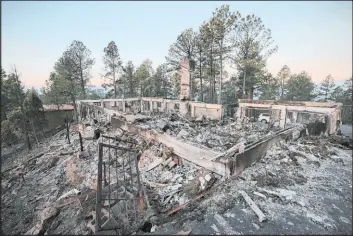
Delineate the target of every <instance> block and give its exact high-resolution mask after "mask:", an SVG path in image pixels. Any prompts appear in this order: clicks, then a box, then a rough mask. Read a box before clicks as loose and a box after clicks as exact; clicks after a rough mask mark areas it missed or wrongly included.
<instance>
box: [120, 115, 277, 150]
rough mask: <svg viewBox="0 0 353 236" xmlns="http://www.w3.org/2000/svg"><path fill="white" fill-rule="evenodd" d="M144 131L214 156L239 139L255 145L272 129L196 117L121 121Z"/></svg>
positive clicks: (135, 117) (130, 117)
mask: <svg viewBox="0 0 353 236" xmlns="http://www.w3.org/2000/svg"><path fill="white" fill-rule="evenodd" d="M122 119H126V121H128V122H131V123H134V124H136V125H138V126H139V127H141V128H143V129H147V130H158V131H160V132H163V133H165V134H168V135H170V136H172V137H176V138H177V139H180V140H182V141H183V142H185V143H189V144H191V145H194V146H197V147H200V148H203V149H206V150H207V149H211V150H213V151H216V152H225V151H226V150H228V149H229V148H231V147H232V146H234V145H235V144H236V143H237V142H238V140H239V139H240V138H243V139H245V142H246V143H247V144H249V143H253V142H256V141H258V140H259V139H260V138H262V137H264V136H265V135H271V134H272V133H273V131H274V130H275V129H269V128H268V126H266V125H263V124H257V123H243V124H242V123H239V122H235V121H234V119H232V118H225V119H224V120H221V121H217V120H212V119H209V118H205V117H204V116H203V115H198V116H197V117H196V118H193V117H189V116H182V115H180V114H178V113H172V114H170V115H168V114H160V113H158V114H154V115H152V116H147V115H143V114H138V115H127V116H125V117H122Z"/></svg>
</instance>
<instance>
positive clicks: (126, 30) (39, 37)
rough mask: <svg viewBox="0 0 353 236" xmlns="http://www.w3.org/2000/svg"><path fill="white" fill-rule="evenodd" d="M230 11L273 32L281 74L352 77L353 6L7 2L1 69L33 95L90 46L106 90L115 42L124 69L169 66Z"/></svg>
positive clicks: (274, 60) (274, 68)
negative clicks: (77, 50)
mask: <svg viewBox="0 0 353 236" xmlns="http://www.w3.org/2000/svg"><path fill="white" fill-rule="evenodd" d="M222 4H229V5H230V8H231V10H233V11H239V12H240V13H241V14H242V15H246V14H255V15H256V16H259V17H261V18H262V20H263V22H264V24H265V26H266V27H267V28H269V29H271V31H272V36H273V38H274V40H275V42H276V44H277V45H278V48H279V49H278V52H277V53H276V54H274V55H273V56H272V57H271V58H270V60H269V61H268V69H269V71H270V72H271V73H274V74H277V72H278V71H279V69H280V68H281V67H282V66H283V65H285V64H287V65H288V66H289V67H290V69H291V71H292V72H294V73H299V72H301V71H302V70H305V71H307V72H308V73H309V74H310V75H311V76H312V78H313V80H314V81H315V82H318V81H320V80H322V79H323V78H325V77H326V76H327V75H328V74H331V75H332V76H333V77H334V79H335V80H337V81H342V80H345V79H348V78H349V77H350V76H351V75H352V2H351V1H346V2H338V1H331V2H300V1H299V2H286V1H283V2H269V1H264V2H238V1H232V2H230V1H227V2H221V1H215V2H206V1H198V2H189V1H180V2H118V1H116V2H113V1H107V2H103V1H90V2H83V1H77V2H56V1H55V2H54V1H52V2H50V1H43V2H28V1H27V2H20V1H14V2H4V1H2V2H1V17H2V19H1V24H2V25H1V36H2V38H1V63H2V67H3V68H5V70H6V71H9V69H10V68H11V65H14V64H15V65H16V67H17V68H18V70H19V71H20V72H21V73H22V81H23V82H24V84H25V85H26V86H28V87H30V86H34V87H36V88H39V87H42V86H43V85H44V82H45V80H46V79H47V78H48V76H49V73H50V72H51V71H52V70H53V66H54V63H55V62H56V61H57V59H58V58H59V57H60V56H61V55H62V53H63V52H64V50H65V49H66V48H67V47H68V46H69V45H70V43H71V42H72V41H73V40H80V41H82V42H83V43H84V44H85V45H86V46H87V47H88V48H89V49H90V50H91V51H92V55H93V57H94V58H96V64H95V65H94V67H93V70H92V75H93V79H92V84H94V85H100V84H101V83H102V82H103V80H102V79H100V76H99V74H100V73H101V72H102V68H103V65H102V56H103V48H104V47H105V46H107V44H108V43H109V42H110V41H111V40H114V41H115V42H116V44H117V45H118V48H119V50H120V55H121V58H122V60H123V62H124V63H126V62H127V61H129V60H131V61H133V63H134V64H135V66H138V65H139V64H140V63H141V62H142V61H143V60H144V59H146V58H149V59H151V60H152V61H153V63H154V66H155V67H156V66H157V65H158V64H160V63H163V62H164V60H165V59H164V58H165V56H166V55H167V53H168V49H169V46H170V45H171V44H172V43H173V42H175V40H176V38H177V36H178V34H179V33H181V32H182V31H183V30H184V29H186V28H193V29H195V30H196V29H198V27H199V26H200V25H201V24H202V22H203V21H206V20H208V19H209V18H210V16H211V15H212V11H214V10H215V8H216V7H219V6H221V5H222Z"/></svg>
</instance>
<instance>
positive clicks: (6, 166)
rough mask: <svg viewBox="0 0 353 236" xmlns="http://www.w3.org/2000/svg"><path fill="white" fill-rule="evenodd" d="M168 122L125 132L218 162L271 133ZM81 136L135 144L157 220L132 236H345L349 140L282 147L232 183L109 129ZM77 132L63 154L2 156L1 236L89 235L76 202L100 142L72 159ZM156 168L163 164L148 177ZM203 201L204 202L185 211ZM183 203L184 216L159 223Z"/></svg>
mask: <svg viewBox="0 0 353 236" xmlns="http://www.w3.org/2000/svg"><path fill="white" fill-rule="evenodd" d="M173 116H174V117H173ZM173 116H169V117H153V118H148V119H146V118H143V119H140V121H138V120H134V122H135V123H138V124H139V125H140V126H141V127H145V128H146V127H147V126H148V127H149V129H155V128H156V129H160V130H162V131H164V132H165V133H167V134H169V135H171V136H174V137H176V138H180V139H182V140H184V141H185V142H189V143H191V144H193V145H195V146H199V147H203V148H205V149H207V148H209V149H212V150H214V151H218V152H224V151H225V150H227V149H228V148H230V147H232V146H233V145H234V144H235V143H236V142H237V141H238V140H239V139H240V138H245V140H246V142H247V143H251V142H254V141H256V140H258V139H259V138H260V137H263V136H264V135H268V134H271V133H273V130H269V129H267V127H266V126H263V125H262V126H261V125H256V124H251V123H250V124H246V125H242V126H239V125H237V124H235V123H234V122H233V121H232V120H227V121H223V122H216V121H209V120H204V119H203V120H201V121H200V120H199V121H190V120H186V119H184V118H180V116H176V115H173ZM87 127H93V129H97V128H99V129H100V130H101V131H102V133H104V135H108V136H113V137H115V136H118V137H119V138H121V139H124V140H134V141H135V142H136V145H137V147H138V148H141V155H140V158H139V162H138V165H139V168H140V175H141V179H142V181H143V184H144V186H145V190H146V193H147V195H148V199H149V201H150V204H151V207H152V208H153V209H154V211H155V212H157V213H158V214H157V218H156V217H155V218H154V219H153V220H152V221H150V223H151V224H152V226H153V227H152V230H147V231H153V232H144V231H146V230H144V231H142V230H136V231H135V233H137V234H175V233H177V232H179V231H181V230H184V231H188V230H192V231H191V232H190V234H191V235H192V234H199V233H206V234H260V233H261V234H309V233H310V234H313V233H318V234H321V233H325V234H351V232H352V223H351V222H352V140H351V139H347V138H344V137H342V136H336V135H333V136H329V137H306V138H300V139H298V140H295V141H294V140H289V141H288V140H287V141H285V140H282V141H280V142H279V143H277V145H275V146H273V147H271V148H270V149H269V150H267V152H266V155H265V156H264V157H263V158H262V159H261V160H260V161H259V162H257V163H255V164H254V165H253V166H251V167H249V168H247V169H245V170H244V171H243V172H242V174H241V175H240V176H239V177H236V178H234V179H232V180H228V181H224V180H223V179H222V178H221V177H220V176H218V175H216V174H214V173H212V172H210V171H208V170H206V169H204V168H201V167H199V166H197V165H195V164H193V163H190V162H188V161H186V160H183V159H182V158H180V157H177V156H175V155H174V154H173V153H172V151H171V150H169V149H168V148H167V147H165V146H164V145H161V144H158V143H153V142H149V141H148V140H144V139H142V138H141V137H139V136H138V135H131V134H129V133H127V132H123V131H121V130H116V129H113V128H112V127H111V126H110V125H109V123H108V122H104V121H103V122H98V123H97V124H93V123H92V124H90V125H89V124H87ZM93 129H92V130H93ZM77 130H78V127H77V126H72V127H71V132H70V141H71V144H68V143H67V139H66V138H65V136H66V133H65V131H61V132H59V133H57V134H56V135H54V136H52V137H50V138H49V139H47V140H46V141H45V142H44V143H42V144H41V145H40V146H38V147H35V148H34V149H33V150H31V151H27V150H25V147H17V149H18V151H16V150H14V148H12V149H7V150H5V149H4V150H2V155H1V158H2V192H1V193H2V195H1V200H2V201H1V204H2V205H1V206H2V208H1V211H2V212H1V223H2V224H1V228H2V230H3V232H4V233H5V234H6V235H7V234H25V233H27V234H44V233H46V234H92V233H93V232H92V230H91V229H90V228H89V227H87V225H88V222H89V219H88V217H87V212H90V211H94V208H95V204H94V203H95V202H94V201H93V202H92V204H90V205H88V206H85V209H83V208H82V205H81V204H80V202H79V201H78V200H77V199H78V197H80V196H81V197H82V196H85V194H89V193H92V192H93V193H94V191H95V188H96V179H97V162H98V161H97V160H98V150H97V143H98V142H100V141H101V138H100V139H99V140H95V139H93V136H94V132H92V137H86V138H85V139H84V141H83V145H84V152H80V145H79V136H78V133H77V132H76V131H77ZM180 133H182V134H183V135H182V134H180ZM126 145H127V146H126V147H131V146H128V144H126ZM157 159H162V160H163V164H159V165H158V166H156V167H154V168H152V167H151V166H153V163H154V162H155V161H156V160H157ZM168 160H169V162H168ZM118 162H119V161H118V160H116V161H115V162H111V163H109V168H113V167H116V166H118ZM73 190H77V191H78V192H79V193H80V196H78V193H77V192H75V191H73ZM240 190H243V191H245V192H246V193H247V194H248V195H249V197H250V198H251V199H252V200H253V201H254V203H255V204H256V205H257V206H258V207H259V209H260V210H261V211H262V212H263V213H264V214H265V216H266V220H265V221H263V222H259V219H258V217H257V216H256V214H255V213H254V212H253V210H252V209H251V208H250V207H249V205H248V204H247V203H246V202H245V201H244V198H243V197H242V195H241V194H240V193H239V191H240ZM70 191H71V192H72V194H71V195H68V196H67V197H65V198H63V199H60V197H61V196H62V195H63V194H65V193H68V192H70ZM206 191H210V192H209V193H208V194H206V195H205V196H203V197H202V198H200V199H197V200H195V201H192V199H193V198H194V197H195V196H199V195H200V194H202V193H205V192H206ZM75 199H76V200H75ZM70 200H72V202H70ZM187 202H189V204H188V205H187V206H186V207H184V208H182V209H180V210H179V211H177V212H176V213H175V214H172V215H170V216H168V215H167V213H168V212H169V211H170V210H173V209H175V208H176V207H178V206H179V205H181V204H183V203H187Z"/></svg>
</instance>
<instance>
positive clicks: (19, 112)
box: [1, 67, 46, 149]
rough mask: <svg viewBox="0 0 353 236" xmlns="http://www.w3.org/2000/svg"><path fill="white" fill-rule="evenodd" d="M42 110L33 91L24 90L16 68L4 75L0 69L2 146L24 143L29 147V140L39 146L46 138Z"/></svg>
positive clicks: (41, 105) (39, 101) (30, 146)
mask: <svg viewBox="0 0 353 236" xmlns="http://www.w3.org/2000/svg"><path fill="white" fill-rule="evenodd" d="M45 122H46V120H45V115H44V108H43V104H42V101H41V99H40V98H39V95H38V94H37V92H36V90H35V89H34V88H32V89H29V90H27V91H25V89H24V86H23V85H22V83H21V81H20V74H19V73H18V71H17V69H16V67H14V68H13V69H12V72H11V73H9V74H6V72H5V70H4V69H2V68H1V143H2V145H7V146H11V145H12V144H15V143H18V141H25V142H26V144H27V147H28V149H31V148H32V145H31V139H32V138H34V139H35V140H36V142H37V144H39V137H38V136H42V138H43V137H45V134H44V129H43V126H44V125H45Z"/></svg>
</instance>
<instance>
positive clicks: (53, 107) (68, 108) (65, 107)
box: [43, 104, 74, 111]
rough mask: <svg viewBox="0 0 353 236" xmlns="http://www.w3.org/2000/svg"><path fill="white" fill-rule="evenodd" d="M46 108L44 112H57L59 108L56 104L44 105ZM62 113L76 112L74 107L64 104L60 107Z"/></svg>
mask: <svg viewBox="0 0 353 236" xmlns="http://www.w3.org/2000/svg"><path fill="white" fill-rule="evenodd" d="M43 107H44V111H57V110H58V106H57V105H54V104H50V105H43ZM59 110H60V111H72V110H74V106H73V105H71V104H62V105H60V107H59Z"/></svg>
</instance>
